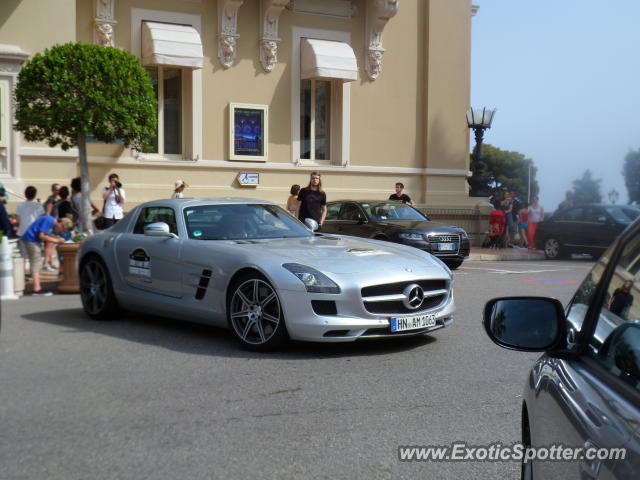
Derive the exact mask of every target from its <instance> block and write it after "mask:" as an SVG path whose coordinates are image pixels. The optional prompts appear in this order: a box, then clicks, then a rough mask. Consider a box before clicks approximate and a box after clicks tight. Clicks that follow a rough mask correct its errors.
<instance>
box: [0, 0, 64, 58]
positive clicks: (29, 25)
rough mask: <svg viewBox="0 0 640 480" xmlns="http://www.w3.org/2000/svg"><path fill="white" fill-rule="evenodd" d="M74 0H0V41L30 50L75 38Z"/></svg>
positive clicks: (41, 49) (34, 51)
mask: <svg viewBox="0 0 640 480" xmlns="http://www.w3.org/2000/svg"><path fill="white" fill-rule="evenodd" d="M75 18H76V2H75V0H1V1H0V43H3V44H9V45H17V46H19V47H20V48H22V49H23V50H25V51H27V52H29V53H30V54H34V53H37V52H41V51H43V50H44V49H45V48H47V47H50V46H52V45H54V44H56V43H66V42H72V41H75V39H76V30H75Z"/></svg>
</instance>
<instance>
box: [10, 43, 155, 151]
mask: <svg viewBox="0 0 640 480" xmlns="http://www.w3.org/2000/svg"><path fill="white" fill-rule="evenodd" d="M15 100H16V124H15V128H16V129H17V130H19V131H21V132H22V133H23V134H24V137H25V138H26V139H27V140H28V141H42V140H45V141H46V142H48V144H49V146H51V147H54V146H56V145H60V146H61V147H62V149H63V150H67V149H69V148H70V147H73V146H76V145H78V139H79V138H83V137H85V136H86V135H91V136H93V137H94V138H96V139H97V140H100V141H103V142H107V143H111V142H114V141H116V140H120V141H122V142H123V143H124V144H125V146H127V147H132V148H135V149H137V150H139V151H143V150H144V149H146V148H147V147H148V146H149V141H150V139H152V138H153V137H155V135H156V124H157V121H156V100H155V94H154V90H153V85H152V83H151V78H150V76H149V74H148V73H147V72H146V71H145V70H144V68H142V67H141V66H140V63H139V61H138V59H137V58H136V57H135V56H133V55H131V54H130V53H128V52H126V51H124V50H120V49H118V48H113V47H101V46H98V45H88V44H83V43H67V44H64V45H56V46H54V47H52V48H50V49H47V50H45V52H44V53H43V54H36V55H35V56H34V57H33V58H31V59H30V60H29V61H28V62H27V63H26V64H25V65H24V66H23V67H22V70H21V71H20V75H19V77H18V85H17V87H16V91H15Z"/></svg>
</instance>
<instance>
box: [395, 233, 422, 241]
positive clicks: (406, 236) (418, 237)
mask: <svg viewBox="0 0 640 480" xmlns="http://www.w3.org/2000/svg"><path fill="white" fill-rule="evenodd" d="M398 236H399V237H400V238H404V239H405V240H422V234H421V233H399V234H398Z"/></svg>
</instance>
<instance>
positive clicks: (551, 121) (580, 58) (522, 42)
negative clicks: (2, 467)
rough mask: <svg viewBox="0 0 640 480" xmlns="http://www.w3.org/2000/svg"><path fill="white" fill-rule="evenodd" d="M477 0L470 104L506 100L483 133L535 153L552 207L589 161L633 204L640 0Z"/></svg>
mask: <svg viewBox="0 0 640 480" xmlns="http://www.w3.org/2000/svg"><path fill="white" fill-rule="evenodd" d="M473 3H474V4H475V5H478V6H479V7H480V9H479V10H478V13H477V14H476V15H475V16H474V17H472V21H471V24H472V46H471V55H472V64H471V67H472V71H471V105H472V106H474V107H475V108H478V107H483V106H486V107H495V108H497V109H498V111H497V113H496V115H495V117H494V119H493V125H492V127H491V129H490V130H487V131H486V132H485V140H484V141H485V142H486V143H490V144H492V145H494V146H496V147H498V148H500V149H503V150H515V151H518V152H520V153H523V154H524V155H525V156H526V157H528V158H532V159H533V161H534V164H535V165H536V166H537V167H538V182H539V184H540V203H541V204H542V205H543V206H544V207H545V210H546V211H547V212H551V211H553V210H555V209H556V208H557V206H558V204H559V203H560V202H561V201H562V199H563V197H564V192H565V191H566V190H568V189H570V188H571V185H572V181H573V180H574V179H576V178H578V177H580V176H582V173H583V172H584V170H585V169H587V168H589V169H591V171H592V173H593V175H594V177H595V178H602V183H601V192H602V194H603V201H605V202H608V201H609V200H608V197H607V193H608V192H609V191H610V190H612V189H614V188H615V189H616V190H617V191H618V193H619V194H620V198H619V200H618V202H617V203H626V202H627V190H626V187H625V185H624V179H623V177H622V163H623V160H624V156H625V155H626V154H627V152H628V151H629V150H630V149H634V150H637V149H638V148H639V147H640V0H610V1H608V2H602V1H601V0H598V1H596V0H561V1H558V0H538V1H535V2H531V1H524V0H474V1H473ZM474 142H475V141H474V139H473V136H471V144H470V145H471V148H473V145H474ZM521 197H522V198H525V197H526V192H522V193H521Z"/></svg>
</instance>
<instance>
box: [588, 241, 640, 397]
mask: <svg viewBox="0 0 640 480" xmlns="http://www.w3.org/2000/svg"><path fill="white" fill-rule="evenodd" d="M638 262H640V235H637V236H636V237H635V238H633V239H632V240H631V241H630V242H629V243H628V244H627V245H626V246H625V248H624V249H623V251H622V255H621V257H620V261H619V262H618V264H617V265H616V268H615V270H614V272H613V275H612V277H611V281H610V282H609V286H608V288H607V295H606V298H605V301H604V304H603V305H602V309H601V311H600V316H599V318H598V323H597V325H596V330H595V333H594V335H593V337H592V339H591V341H590V346H591V348H590V349H589V353H590V354H591V355H592V356H593V357H594V358H596V359H597V360H598V361H599V362H601V363H602V365H603V366H604V367H605V368H607V369H608V370H609V371H611V373H613V374H614V375H616V376H618V377H620V378H621V379H622V380H624V381H625V382H627V383H629V384H630V385H632V386H634V387H636V388H640V289H639V287H640V285H639V283H640V278H638V275H637V273H633V271H632V269H633V266H635V265H636V264H637V263H638Z"/></svg>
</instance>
